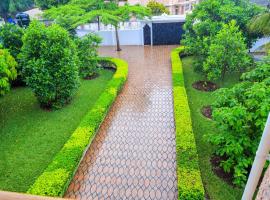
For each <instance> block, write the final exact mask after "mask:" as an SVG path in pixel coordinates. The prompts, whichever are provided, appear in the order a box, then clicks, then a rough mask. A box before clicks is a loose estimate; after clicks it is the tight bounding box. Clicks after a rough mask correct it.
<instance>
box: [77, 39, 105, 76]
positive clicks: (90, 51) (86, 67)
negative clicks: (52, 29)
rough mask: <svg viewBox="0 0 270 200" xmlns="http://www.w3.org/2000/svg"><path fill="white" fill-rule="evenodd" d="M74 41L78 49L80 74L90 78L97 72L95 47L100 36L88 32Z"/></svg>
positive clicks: (99, 40)
mask: <svg viewBox="0 0 270 200" xmlns="http://www.w3.org/2000/svg"><path fill="white" fill-rule="evenodd" d="M75 42H76V45H77V51H78V58H79V73H80V76H81V77H82V78H90V77H91V76H93V75H95V74H96V73H97V67H98V60H97V57H98V53H97V48H98V46H99V44H100V42H101V38H100V37H98V36H97V35H94V34H88V35H86V36H85V37H83V38H76V39H75Z"/></svg>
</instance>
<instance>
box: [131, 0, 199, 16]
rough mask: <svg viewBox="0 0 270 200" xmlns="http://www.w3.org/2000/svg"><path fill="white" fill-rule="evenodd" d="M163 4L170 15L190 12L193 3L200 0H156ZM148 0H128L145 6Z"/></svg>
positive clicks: (132, 3)
mask: <svg viewBox="0 0 270 200" xmlns="http://www.w3.org/2000/svg"><path fill="white" fill-rule="evenodd" d="M156 1H157V2H159V3H162V4H163V5H165V6H166V7H167V8H168V10H169V11H170V14H171V15H185V14H187V13H190V12H191V11H192V10H193V8H194V5H195V4H197V3H199V2H200V0H156ZM148 2H149V0H128V3H129V4H131V5H135V4H141V5H144V6H146V5H147V3H148Z"/></svg>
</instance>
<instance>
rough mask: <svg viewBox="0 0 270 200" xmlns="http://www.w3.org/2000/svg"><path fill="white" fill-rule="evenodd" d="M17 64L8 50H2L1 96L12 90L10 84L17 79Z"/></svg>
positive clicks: (0, 66)
mask: <svg viewBox="0 0 270 200" xmlns="http://www.w3.org/2000/svg"><path fill="white" fill-rule="evenodd" d="M16 66H17V63H16V61H15V59H14V58H13V57H12V56H11V55H10V53H9V52H8V50H5V49H0V96H2V95H4V94H6V93H7V92H8V91H9V90H10V82H11V81H12V80H15V79H16V77H17V71H16Z"/></svg>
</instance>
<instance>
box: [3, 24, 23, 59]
mask: <svg viewBox="0 0 270 200" xmlns="http://www.w3.org/2000/svg"><path fill="white" fill-rule="evenodd" d="M23 35H24V30H23V29H22V28H20V27H19V26H16V25H13V24H5V25H4V26H2V27H0V43H1V44H2V45H3V47H4V48H5V49H8V50H9V52H10V54H11V55H12V56H13V57H14V58H15V59H16V60H17V61H18V54H19V53H20V51H21V48H22V45H23V42H22V37H23Z"/></svg>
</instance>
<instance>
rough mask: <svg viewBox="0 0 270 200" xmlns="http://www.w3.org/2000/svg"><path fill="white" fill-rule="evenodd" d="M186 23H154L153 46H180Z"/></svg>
mask: <svg viewBox="0 0 270 200" xmlns="http://www.w3.org/2000/svg"><path fill="white" fill-rule="evenodd" d="M183 25H184V22H172V23H153V25H152V27H153V45H167V44H180V40H181V39H182V34H183V33H184V31H183Z"/></svg>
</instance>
